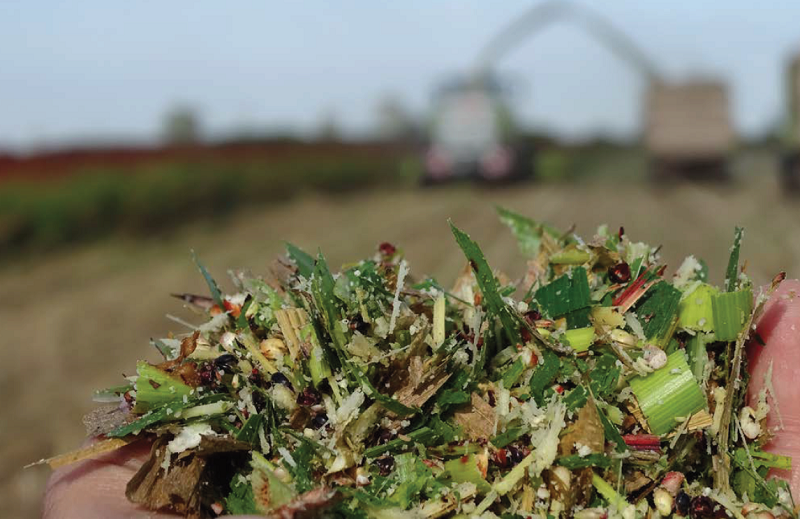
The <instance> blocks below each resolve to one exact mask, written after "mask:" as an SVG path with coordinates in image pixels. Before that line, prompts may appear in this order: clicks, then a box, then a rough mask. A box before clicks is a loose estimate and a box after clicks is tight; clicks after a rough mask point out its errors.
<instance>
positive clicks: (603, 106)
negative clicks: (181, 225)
mask: <svg viewBox="0 0 800 519" xmlns="http://www.w3.org/2000/svg"><path fill="white" fill-rule="evenodd" d="M537 3H541V2H531V1H521V0H519V1H518V0H506V1H504V2H488V1H482V0H463V1H449V0H427V1H425V0H404V1H402V2H378V1H374V0H339V1H336V2H330V1H324V0H304V1H302V2H265V1H263V0H258V1H256V0H252V1H250V0H240V1H237V2H219V1H212V0H170V1H169V2H164V1H150V0H140V1H136V2H113V1H108V0H82V1H80V2H61V1H57V0H52V1H48V2H46V1H37V0H26V1H24V2H22V1H20V2H12V1H9V2H2V3H0V148H12V149H36V148H39V147H46V146H58V145H66V144H70V143H83V142H87V141H92V140H100V141H114V140H120V139H132V140H138V141H148V140H153V139H155V138H156V137H157V136H158V134H159V132H160V129H161V126H162V121H163V117H164V114H165V113H166V112H167V111H168V110H169V109H170V108H172V107H175V106H178V105H188V106H191V107H193V108H194V109H195V110H196V112H197V114H198V116H199V118H200V120H201V121H202V124H203V128H204V129H205V130H206V133H207V135H209V136H211V137H212V138H213V137H218V136H222V135H225V134H227V133H230V132H233V131H236V130H239V129H244V128H252V129H260V130H270V129H272V130H277V129H289V130H291V131H294V132H299V133H305V134H311V133H313V132H314V131H315V130H316V129H318V128H319V126H320V124H321V123H322V121H325V120H331V119H333V120H335V121H336V123H337V124H338V125H340V126H341V127H342V128H343V129H344V130H345V131H346V132H348V133H349V134H352V135H362V134H365V132H368V131H369V130H370V129H371V128H372V127H374V125H375V119H376V107H377V106H378V104H379V102H380V100H381V99H384V98H386V97H388V96H392V97H395V98H397V99H400V100H401V101H402V102H403V104H404V105H405V106H406V107H407V109H408V110H409V111H410V112H412V113H413V114H415V115H417V116H418V117H420V118H424V117H425V115H426V114H427V113H429V109H430V107H431V100H432V92H433V91H434V90H435V88H436V87H437V86H438V85H440V84H441V83H442V82H443V81H445V80H447V79H448V78H451V77H453V76H454V75H457V74H463V73H465V72H468V71H469V70H471V68H472V67H473V65H474V63H475V61H476V57H477V55H478V53H479V51H480V50H481V48H483V46H484V45H485V44H486V43H487V42H488V41H489V40H490V39H491V38H492V37H493V36H494V35H496V34H497V33H498V32H499V31H501V30H502V29H503V28H504V27H505V26H506V25H507V24H508V23H510V22H511V21H512V20H514V19H515V18H517V17H519V16H520V15H521V14H522V13H524V12H526V11H527V10H529V9H530V8H531V7H533V6H535V5H537ZM580 3H582V4H583V5H587V6H589V7H591V8H592V9H593V10H594V11H596V12H598V13H601V14H602V15H603V16H604V17H605V18H607V19H608V20H610V21H611V22H612V23H613V24H614V25H615V26H616V27H617V28H618V29H619V30H621V31H623V32H624V33H626V34H627V35H628V36H629V37H631V38H632V39H633V40H634V41H635V42H636V43H637V45H638V46H639V48H640V49H641V50H642V51H643V52H644V53H646V54H647V55H648V56H649V57H650V58H651V60H652V61H654V62H655V63H656V64H657V66H658V68H659V71H660V72H661V74H662V75H663V76H664V77H665V78H667V79H668V80H671V81H681V80H685V79H686V78H690V77H694V76H697V75H700V76H704V77H715V78H720V79H723V80H725V81H726V82H727V83H728V85H729V88H730V91H729V92H730V98H731V110H732V115H733V120H734V122H735V125H736V127H737V129H738V130H739V131H740V132H742V133H744V134H746V135H759V134H761V133H763V132H764V131H766V130H767V129H768V128H769V127H770V125H774V124H775V123H776V121H778V120H779V118H780V117H781V114H782V110H783V106H784V98H783V93H784V88H783V87H784V81H785V80H784V76H783V73H784V70H783V69H784V66H785V63H786V60H787V59H788V57H789V56H790V55H791V54H792V53H793V52H796V51H800V23H798V20H800V2H789V1H784V2H772V3H769V5H768V6H767V5H766V3H755V2H752V1H749V2H745V1H740V0H714V1H711V0H709V1H705V2H697V1H670V2H657V1H642V0H597V1H592V0H582V1H581V2H580ZM494 66H495V68H496V70H498V71H499V73H500V74H501V75H502V76H503V77H506V78H508V80H509V81H510V83H511V84H512V85H513V97H512V100H511V103H512V108H513V109H514V111H515V113H516V114H517V117H518V119H519V120H520V121H521V122H522V123H523V124H526V125H528V126H530V127H533V128H537V129H545V130H548V131H551V132H553V133H555V134H557V135H559V136H562V137H565V138H582V137H585V136H590V135H594V134H596V133H606V134H609V135H612V136H619V137H629V136H631V135H635V133H636V132H637V131H638V130H639V129H640V128H641V120H642V113H641V106H642V103H641V102H642V99H643V95H644V92H645V90H646V81H645V79H644V78H643V77H641V74H639V72H637V71H636V70H635V69H634V68H633V67H631V66H630V65H629V64H627V63H625V62H623V61H621V60H620V59H619V58H618V57H616V56H615V55H613V54H612V53H611V52H609V51H608V50H607V49H605V48H604V47H603V46H602V45H599V44H598V43H597V42H596V41H595V40H593V39H592V38H590V37H589V36H587V35H586V34H584V33H583V32H582V31H581V30H580V29H579V28H577V27H575V26H572V25H569V24H567V23H560V24H557V25H554V26H553V27H550V28H548V29H546V30H544V31H542V32H540V33H538V34H536V35H535V36H531V37H529V38H527V39H525V40H524V41H522V42H521V43H520V44H519V45H518V46H516V47H515V48H513V49H511V50H510V51H509V52H508V53H507V54H506V55H505V56H503V57H502V59H500V60H499V61H498V62H496V63H495V64H494Z"/></svg>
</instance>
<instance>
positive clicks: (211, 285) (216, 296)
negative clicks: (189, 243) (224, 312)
mask: <svg viewBox="0 0 800 519" xmlns="http://www.w3.org/2000/svg"><path fill="white" fill-rule="evenodd" d="M192 261H194V264H195V265H197V269H198V270H199V271H200V274H202V275H203V279H205V280H206V284H207V285H208V290H209V292H211V298H212V299H213V300H214V302H215V303H216V304H217V306H219V307H220V308H225V304H224V302H223V300H222V292H220V290H219V286H217V282H216V281H214V278H213V277H211V274H209V273H208V270H206V268H205V267H204V266H203V264H202V263H200V258H198V257H197V254H195V252H194V251H192Z"/></svg>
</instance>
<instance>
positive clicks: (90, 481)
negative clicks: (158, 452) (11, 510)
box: [42, 441, 252, 519]
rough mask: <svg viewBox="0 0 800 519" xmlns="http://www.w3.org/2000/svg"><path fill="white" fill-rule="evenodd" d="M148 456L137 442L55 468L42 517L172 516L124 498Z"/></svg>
mask: <svg viewBox="0 0 800 519" xmlns="http://www.w3.org/2000/svg"><path fill="white" fill-rule="evenodd" d="M149 455H150V444H149V442H147V441H137V442H134V443H131V444H129V445H126V446H125V447H122V448H120V449H118V450H116V451H114V452H111V453H108V454H105V455H102V456H99V457H97V458H95V459H92V460H86V461H82V462H79V463H75V464H72V465H67V466H65V467H61V468H59V469H57V470H55V471H54V472H53V474H52V475H51V476H50V480H49V481H48V483H47V490H46V491H45V498H44V510H43V515H42V517H43V519H56V518H58V519H79V518H80V519H135V518H140V517H141V518H144V517H147V518H149V519H174V518H175V517H176V516H174V515H171V514H163V513H157V512H153V511H151V510H148V509H146V508H143V507H141V506H139V505H135V504H133V503H131V502H130V501H128V498H127V497H125V486H126V485H127V484H128V481H130V479H131V478H132V477H133V475H134V474H135V473H136V471H137V470H138V469H139V467H140V466H141V465H142V464H143V463H144V462H145V460H147V458H148V456H149ZM230 517H236V518H239V519H246V518H247V517H252V516H243V515H238V516H230Z"/></svg>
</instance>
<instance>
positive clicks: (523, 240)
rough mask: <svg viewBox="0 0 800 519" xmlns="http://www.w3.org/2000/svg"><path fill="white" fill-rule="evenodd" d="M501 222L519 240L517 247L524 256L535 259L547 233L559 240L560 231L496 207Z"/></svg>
mask: <svg viewBox="0 0 800 519" xmlns="http://www.w3.org/2000/svg"><path fill="white" fill-rule="evenodd" d="M495 209H496V210H497V214H498V215H499V216H500V221H501V222H503V223H504V224H505V225H507V226H508V227H509V229H511V233H512V234H513V235H514V237H515V238H516V239H517V245H518V246H519V250H520V252H522V254H523V255H525V256H527V257H529V258H533V257H536V255H537V254H538V253H539V248H540V247H541V244H542V235H543V234H544V233H545V232H547V233H548V234H550V235H551V236H552V237H553V238H558V237H559V236H560V233H559V231H558V229H556V228H555V227H552V226H550V225H547V224H544V223H539V222H536V221H534V220H532V219H530V218H528V217H527V216H523V215H521V214H518V213H515V212H514V211H511V210H510V209H506V208H504V207H500V206H496V207H495Z"/></svg>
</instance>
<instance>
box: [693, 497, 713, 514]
mask: <svg viewBox="0 0 800 519" xmlns="http://www.w3.org/2000/svg"><path fill="white" fill-rule="evenodd" d="M715 505H716V503H714V501H712V500H711V498H710V497H708V496H697V497H695V498H694V499H692V503H691V504H690V505H689V514H690V515H691V516H692V519H713V518H714V517H715V516H716V513H715V511H714V508H715V507H716V506H715Z"/></svg>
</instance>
